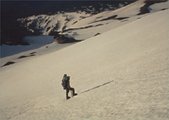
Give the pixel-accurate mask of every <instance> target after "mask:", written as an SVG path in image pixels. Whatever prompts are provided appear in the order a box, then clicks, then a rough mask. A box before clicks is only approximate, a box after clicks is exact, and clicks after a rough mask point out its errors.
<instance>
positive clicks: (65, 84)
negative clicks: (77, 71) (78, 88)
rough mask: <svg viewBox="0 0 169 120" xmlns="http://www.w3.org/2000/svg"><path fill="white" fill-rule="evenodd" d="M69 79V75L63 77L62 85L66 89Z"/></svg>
mask: <svg viewBox="0 0 169 120" xmlns="http://www.w3.org/2000/svg"><path fill="white" fill-rule="evenodd" d="M68 80H69V77H64V78H63V79H62V87H63V89H64V90H65V89H66V88H67V84H68Z"/></svg>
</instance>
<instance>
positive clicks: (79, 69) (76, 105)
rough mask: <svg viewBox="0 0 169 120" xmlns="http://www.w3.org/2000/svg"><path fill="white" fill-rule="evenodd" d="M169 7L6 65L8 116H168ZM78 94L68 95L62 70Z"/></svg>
mask: <svg viewBox="0 0 169 120" xmlns="http://www.w3.org/2000/svg"><path fill="white" fill-rule="evenodd" d="M168 19H169V10H163V11H160V12H156V13H152V14H149V15H147V16H145V17H142V18H140V19H138V20H135V21H133V22H130V23H128V24H125V25H123V26H121V27H118V28H116V29H112V30H110V31H109V32H105V33H103V34H101V35H99V36H96V37H92V38H90V39H87V40H85V41H83V42H80V43H77V44H74V45H72V46H69V47H66V48H64V49H61V50H59V51H56V52H52V53H50V54H45V55H42V56H35V57H34V58H32V59H29V60H26V61H23V62H19V63H16V64H14V65H12V66H7V67H4V68H3V69H1V71H0V77H1V79H0V119H3V120H23V119H24V120H43V119H44V120H53V119H56V120H79V119H80V120H112V119H114V120H126V119H128V120H131V119H136V120H138V119H141V120H168V119H169V115H168V113H169V101H168V100H169V87H168V85H169V67H168V66H169V56H168V53H169V52H168V51H169V46H168V45H169V39H168V38H169V34H168V33H169V27H168V26H169V22H168ZM64 73H67V74H69V75H70V76H71V83H72V86H74V87H75V89H76V91H77V92H78V94H79V95H78V96H77V97H74V98H72V99H70V100H68V101H66V100H65V99H64V98H65V93H64V91H63V90H62V87H61V85H60V84H61V79H62V75H63V74H64Z"/></svg>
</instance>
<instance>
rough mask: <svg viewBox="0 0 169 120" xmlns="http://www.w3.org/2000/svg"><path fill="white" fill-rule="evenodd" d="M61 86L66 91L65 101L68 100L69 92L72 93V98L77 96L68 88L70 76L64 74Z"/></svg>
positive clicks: (73, 90)
mask: <svg viewBox="0 0 169 120" xmlns="http://www.w3.org/2000/svg"><path fill="white" fill-rule="evenodd" d="M62 86H63V89H64V90H66V99H69V98H70V97H69V96H68V94H69V91H72V96H75V95H77V93H75V89H74V88H72V87H71V86H70V76H67V74H64V76H63V79H62Z"/></svg>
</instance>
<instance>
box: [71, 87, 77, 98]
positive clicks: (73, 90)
mask: <svg viewBox="0 0 169 120" xmlns="http://www.w3.org/2000/svg"><path fill="white" fill-rule="evenodd" d="M69 89H70V90H71V91H72V96H75V95H77V94H76V93H75V89H74V88H71V87H70V88H69Z"/></svg>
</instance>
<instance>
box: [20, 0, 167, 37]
mask: <svg viewBox="0 0 169 120" xmlns="http://www.w3.org/2000/svg"><path fill="white" fill-rule="evenodd" d="M145 1H146V0H138V1H136V2H134V3H131V4H129V5H126V6H123V7H121V8H119V9H116V10H107V11H103V12H99V13H97V14H91V13H87V12H81V11H78V12H65V13H64V12H62V13H57V14H53V15H38V16H30V17H26V18H21V19H18V21H20V22H21V23H22V25H23V26H25V27H26V28H27V29H28V30H29V31H32V32H34V33H36V34H44V35H49V34H52V35H54V36H58V34H63V35H67V36H69V37H73V38H75V39H77V40H85V39H87V38H90V37H93V36H95V35H98V34H101V33H103V32H105V31H108V30H111V29H112V28H115V27H117V26H120V25H123V24H125V23H128V21H131V20H132V21H133V20H136V19H139V18H140V17H142V16H143V15H144V14H146V13H152V12H156V11H160V10H163V9H167V8H168V7H167V6H168V4H169V1H165V0H164V1H161V3H156V1H153V2H152V3H151V4H150V3H149V2H148V1H147V2H145ZM158 2H159V1H158ZM158 4H159V5H158Z"/></svg>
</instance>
